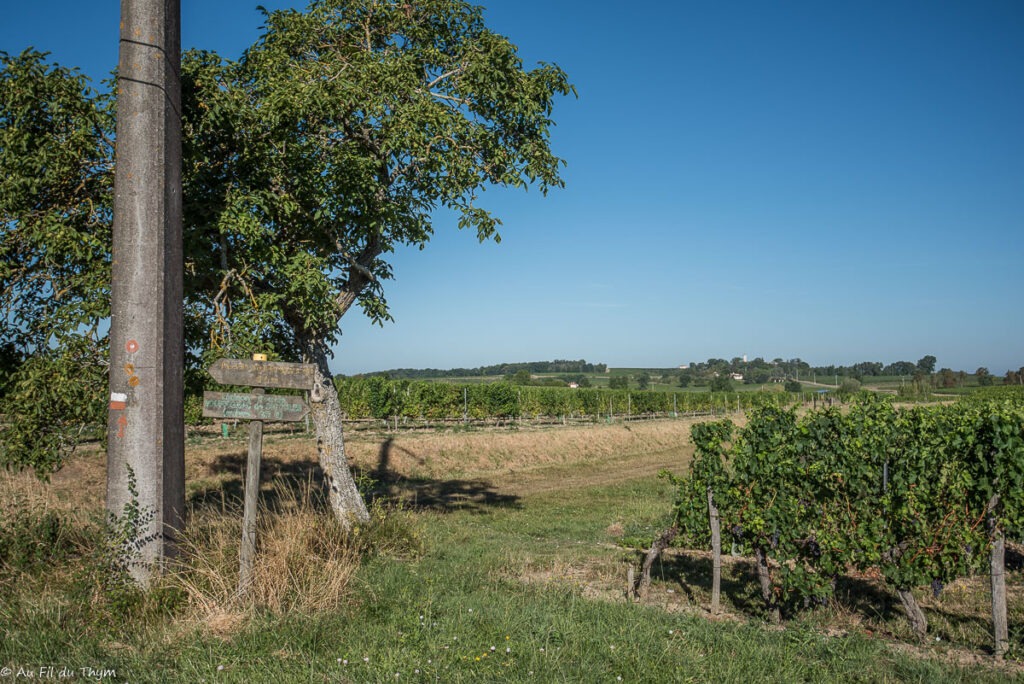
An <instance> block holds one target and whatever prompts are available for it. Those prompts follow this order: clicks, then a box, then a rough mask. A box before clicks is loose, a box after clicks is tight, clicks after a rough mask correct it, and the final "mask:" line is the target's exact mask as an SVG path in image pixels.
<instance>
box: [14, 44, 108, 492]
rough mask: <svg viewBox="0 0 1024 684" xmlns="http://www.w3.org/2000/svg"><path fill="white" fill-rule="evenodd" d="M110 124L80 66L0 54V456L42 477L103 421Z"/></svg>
mask: <svg viewBox="0 0 1024 684" xmlns="http://www.w3.org/2000/svg"><path fill="white" fill-rule="evenodd" d="M112 130H113V108H112V98H111V97H110V96H109V95H105V94H101V93H98V92H96V91H95V90H93V89H91V88H90V87H89V84H88V80H87V79H86V78H85V77H84V76H83V75H82V74H81V73H79V72H78V71H76V70H73V69H66V68H63V67H60V66H56V65H51V64H49V63H48V62H47V60H46V55H45V54H43V53H40V52H36V51H34V50H26V51H25V52H23V53H22V54H20V55H18V56H10V55H8V54H6V53H0V316H2V320H3V324H2V326H0V347H2V348H3V350H4V354H3V356H4V366H5V368H4V370H5V371H6V373H5V375H6V376H7V377H6V378H5V382H4V387H5V392H4V394H3V397H2V398H0V414H3V415H4V416H5V419H6V421H7V422H8V423H9V427H8V428H7V429H5V430H4V431H3V432H2V437H0V462H2V463H4V464H6V465H8V466H13V467H22V466H32V467H34V468H35V469H36V472H37V474H39V475H40V476H42V477H45V476H47V475H48V474H49V473H51V472H53V471H54V470H56V469H57V468H58V467H60V465H61V463H62V461H63V459H64V458H65V457H66V456H67V455H68V454H70V453H71V452H72V451H73V450H74V448H75V446H76V445H77V444H78V443H79V441H80V439H81V438H82V437H83V436H90V437H91V436H92V435H93V431H92V430H90V428H91V427H93V426H104V425H105V424H106V404H105V402H104V401H103V396H104V390H105V389H106V373H107V368H106V354H107V340H106V337H105V333H104V332H101V324H102V322H103V321H104V320H105V319H106V318H108V317H109V315H110V289H109V287H110V240H111V237H110V228H111V202H112V199H113V195H112V184H113V173H112V170H113V163H112V155H113V144H112V137H113V136H112V135H111V131H112ZM99 429H102V428H99Z"/></svg>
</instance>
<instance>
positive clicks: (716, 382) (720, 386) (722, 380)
mask: <svg viewBox="0 0 1024 684" xmlns="http://www.w3.org/2000/svg"><path fill="white" fill-rule="evenodd" d="M711 391H712V392H731V391H732V380H730V379H729V376H727V375H716V376H715V377H714V378H713V379H712V380H711Z"/></svg>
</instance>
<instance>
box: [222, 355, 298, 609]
mask: <svg viewBox="0 0 1024 684" xmlns="http://www.w3.org/2000/svg"><path fill="white" fill-rule="evenodd" d="M210 375H212V376H213V379H214V380H216V381H217V382H219V383H221V384H223V385H244V386H248V387H252V388H253V390H252V391H251V392H250V393H249V394H235V393H231V392H203V415H204V416H206V417H208V418H235V419H242V420H248V421H250V422H249V455H248V462H247V464H246V469H245V508H244V512H243V514H242V548H241V550H240V551H239V554H238V594H239V595H242V594H244V593H245V591H246V589H247V588H248V586H249V583H250V582H251V581H252V567H253V559H254V558H255V557H256V505H257V502H258V500H259V491H260V460H261V459H262V458H263V422H264V421H297V420H302V419H303V418H304V417H305V416H306V414H307V413H309V407H308V406H307V405H306V402H305V401H303V400H302V397H297V396H289V395H279V394H265V393H264V388H266V387H275V388H279V389H299V390H309V391H312V390H313V388H314V384H315V382H316V366H313V365H312V364H307V363H282V362H279V361H262V360H258V359H253V360H251V361H250V360H248V359H218V360H217V361H216V362H214V364H213V365H212V366H210Z"/></svg>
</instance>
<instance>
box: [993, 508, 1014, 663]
mask: <svg viewBox="0 0 1024 684" xmlns="http://www.w3.org/2000/svg"><path fill="white" fill-rule="evenodd" d="M998 506H999V495H998V494H993V495H992V498H991V499H990V500H989V503H988V531H989V536H990V537H991V538H992V548H991V550H990V552H989V553H990V555H989V569H990V571H991V587H992V638H993V642H994V643H993V649H992V652H993V654H994V655H995V657H996V660H1002V659H1003V656H1005V655H1006V651H1007V650H1008V649H1009V646H1010V633H1009V628H1008V625H1007V620H1006V538H1005V537H1004V536H1003V531H1002V530H1001V529H1000V528H999V522H998V519H997V518H996V509H997V507H998Z"/></svg>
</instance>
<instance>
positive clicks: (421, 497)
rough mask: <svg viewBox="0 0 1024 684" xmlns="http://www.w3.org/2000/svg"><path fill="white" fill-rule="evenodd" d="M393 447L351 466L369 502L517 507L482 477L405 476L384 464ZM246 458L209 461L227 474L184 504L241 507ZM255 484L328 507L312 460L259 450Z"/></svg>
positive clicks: (277, 496)
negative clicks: (280, 486)
mask: <svg viewBox="0 0 1024 684" xmlns="http://www.w3.org/2000/svg"><path fill="white" fill-rule="evenodd" d="M395 448H396V447H395V446H394V443H393V440H391V439H390V438H389V439H386V440H384V442H383V443H382V444H381V447H380V452H379V454H378V459H377V465H376V467H375V468H373V469H372V470H366V469H362V468H359V467H353V468H352V476H353V477H354V478H355V480H356V482H359V483H367V485H366V486H364V490H365V492H364V494H365V496H366V498H367V499H368V503H369V502H373V501H383V502H385V503H387V502H401V503H402V504H403V505H405V506H407V507H410V508H413V509H415V510H430V511H438V512H442V513H449V512H453V511H469V512H476V513H483V512H485V511H486V510H487V509H488V508H495V507H506V508H507V507H516V508H518V507H520V503H519V497H518V496H515V495H513V494H504V493H501V492H499V491H497V490H496V489H495V487H494V485H493V484H492V483H491V482H488V481H487V480H481V479H431V478H424V477H404V476H402V475H401V474H399V473H396V472H394V471H393V470H391V469H390V468H389V463H390V460H391V456H392V453H393V452H394V450H395ZM403 451H407V450H403ZM247 458H248V456H247V453H246V452H245V451H239V452H235V453H230V454H222V455H220V456H218V457H217V458H216V459H215V460H214V461H213V462H212V463H211V464H210V465H209V470H210V472H211V473H213V474H214V475H227V477H222V478H219V479H218V480H217V481H216V482H211V483H210V484H209V485H208V486H206V487H203V488H200V489H197V490H195V491H193V492H192V493H190V494H189V497H188V504H190V505H191V506H192V507H194V508H210V507H213V508H223V507H224V506H225V504H230V505H238V506H240V505H241V502H242V499H243V496H244V489H243V485H242V482H243V480H242V478H243V473H244V471H245V465H246V461H247ZM260 482H261V483H262V484H267V483H271V482H284V483H286V484H288V485H291V486H296V487H306V488H308V490H309V491H310V492H311V493H312V494H313V501H312V504H313V506H314V507H315V508H321V507H322V508H323V509H325V510H326V509H327V508H328V500H329V499H328V494H329V492H328V489H327V482H326V480H325V478H324V475H323V471H321V469H320V466H319V464H318V463H317V462H315V461H308V460H307V461H296V460H288V461H284V460H282V459H279V458H276V457H274V456H271V455H267V454H264V455H263V459H262V462H261V464H260ZM260 499H261V501H262V503H263V505H265V506H266V507H267V508H270V509H274V508H276V507H277V505H278V504H279V503H280V501H281V492H279V491H277V488H276V487H270V488H263V490H262V491H261V493H260Z"/></svg>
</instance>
